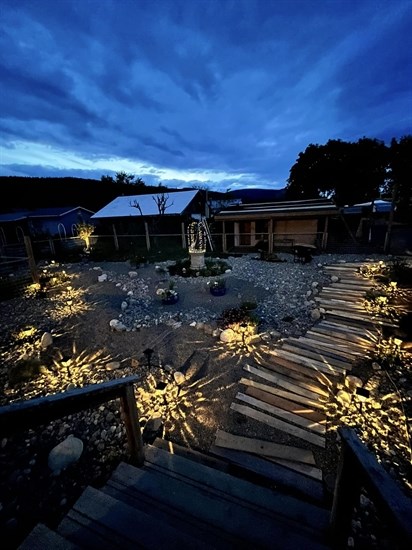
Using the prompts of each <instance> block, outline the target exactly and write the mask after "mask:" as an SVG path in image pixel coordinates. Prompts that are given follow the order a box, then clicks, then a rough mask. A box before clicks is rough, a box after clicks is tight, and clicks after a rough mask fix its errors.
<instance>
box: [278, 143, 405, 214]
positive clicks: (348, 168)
mask: <svg viewBox="0 0 412 550" xmlns="http://www.w3.org/2000/svg"><path fill="white" fill-rule="evenodd" d="M411 159H412V136H405V137H402V138H401V139H400V140H399V141H397V140H396V139H393V140H392V143H391V145H390V146H387V145H385V143H384V142H382V141H379V140H377V139H370V138H362V139H359V140H358V141H357V142H346V141H342V140H339V139H338V140H329V141H328V142H327V143H326V144H325V145H318V144H310V145H309V146H308V147H307V148H306V149H305V151H304V152H302V153H299V155H298V158H297V160H296V163H295V164H294V165H293V166H292V168H291V170H290V175H289V178H288V184H287V187H286V197H287V199H291V200H294V199H313V198H319V197H328V198H332V199H333V200H334V201H335V202H336V203H337V204H338V205H339V206H343V205H345V204H355V203H359V202H366V201H370V200H373V199H376V198H378V197H380V196H381V195H382V194H384V195H385V196H386V197H388V198H389V197H391V196H392V194H393V193H394V195H395V201H396V204H397V205H398V206H399V208H400V210H402V211H403V212H405V211H408V212H409V211H410V207H411V197H412V189H411V187H412V186H411V185H410V181H411V177H412V160H411Z"/></svg>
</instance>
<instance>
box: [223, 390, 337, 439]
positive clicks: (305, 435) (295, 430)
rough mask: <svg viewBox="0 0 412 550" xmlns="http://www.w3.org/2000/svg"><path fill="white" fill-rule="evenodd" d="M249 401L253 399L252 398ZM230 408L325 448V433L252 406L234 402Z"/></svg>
mask: <svg viewBox="0 0 412 550" xmlns="http://www.w3.org/2000/svg"><path fill="white" fill-rule="evenodd" d="M249 401H252V399H251V398H250V399H249ZM252 402H253V401H252ZM230 408H231V409H232V410H234V411H236V412H239V413H241V414H244V415H245V416H247V417H249V418H253V419H254V420H257V421H258V422H263V423H264V424H267V425H268V426H271V427H272V428H275V429H277V430H280V431H282V432H285V433H286V434H289V435H291V436H293V437H296V438H298V439H303V440H304V441H307V442H308V443H311V444H312V445H317V446H318V447H321V448H322V449H324V448H325V446H326V444H325V438H324V437H323V435H320V434H319V435H318V434H315V433H311V432H309V431H307V430H305V429H304V428H300V427H298V426H295V425H293V424H291V423H290V422H286V421H284V420H280V419H279V418H275V417H274V416H271V415H269V414H266V413H262V412H260V411H257V410H255V409H252V408H251V407H248V406H245V405H240V404H238V403H232V404H231V405H230Z"/></svg>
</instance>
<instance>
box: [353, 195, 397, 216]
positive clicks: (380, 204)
mask: <svg viewBox="0 0 412 550" xmlns="http://www.w3.org/2000/svg"><path fill="white" fill-rule="evenodd" d="M372 202H373V212H390V211H391V208H392V202H391V201H384V200H382V199H377V200H375V201H369V202H360V203H358V204H352V205H351V206H344V207H343V213H344V214H362V212H365V211H369V210H370V209H371V208H372Z"/></svg>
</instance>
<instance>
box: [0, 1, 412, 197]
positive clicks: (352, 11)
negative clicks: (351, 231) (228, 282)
mask: <svg viewBox="0 0 412 550" xmlns="http://www.w3.org/2000/svg"><path fill="white" fill-rule="evenodd" d="M0 86H1V87H0V145H1V149H0V175H23V176H57V177H60V176H76V177H86V178H96V179H100V177H101V176H102V175H103V174H113V173H115V172H118V171H125V172H128V173H133V174H135V175H136V176H139V177H142V178H143V180H144V181H146V183H148V184H158V183H159V182H162V183H163V184H165V185H168V186H170V187H183V186H195V185H196V186H199V185H204V186H207V187H209V188H210V189H216V190H227V189H228V188H230V189H236V188H241V187H271V188H282V187H284V186H285V184H286V180H287V178H288V176H289V170H290V168H291V167H292V165H293V164H294V163H295V161H296V159H297V156H298V154H299V153H300V152H302V151H304V150H305V149H306V147H307V146H308V145H309V144H310V143H317V144H324V143H326V142H327V141H328V139H342V140H346V141H357V140H358V139H359V138H362V137H371V138H377V139H380V140H383V141H385V142H387V143H389V141H390V139H391V138H393V137H396V138H400V137H402V136H404V135H406V134H411V133H412V115H411V113H412V0H287V1H283V0H181V1H180V0H134V1H132V0H27V1H26V0H1V3H0Z"/></svg>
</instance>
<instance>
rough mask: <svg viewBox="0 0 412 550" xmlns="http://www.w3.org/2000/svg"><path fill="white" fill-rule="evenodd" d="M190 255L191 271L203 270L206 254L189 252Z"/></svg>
mask: <svg viewBox="0 0 412 550" xmlns="http://www.w3.org/2000/svg"><path fill="white" fill-rule="evenodd" d="M189 254H190V269H193V270H195V271H197V270H199V269H203V268H204V267H205V265H206V264H205V253H204V252H189Z"/></svg>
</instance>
